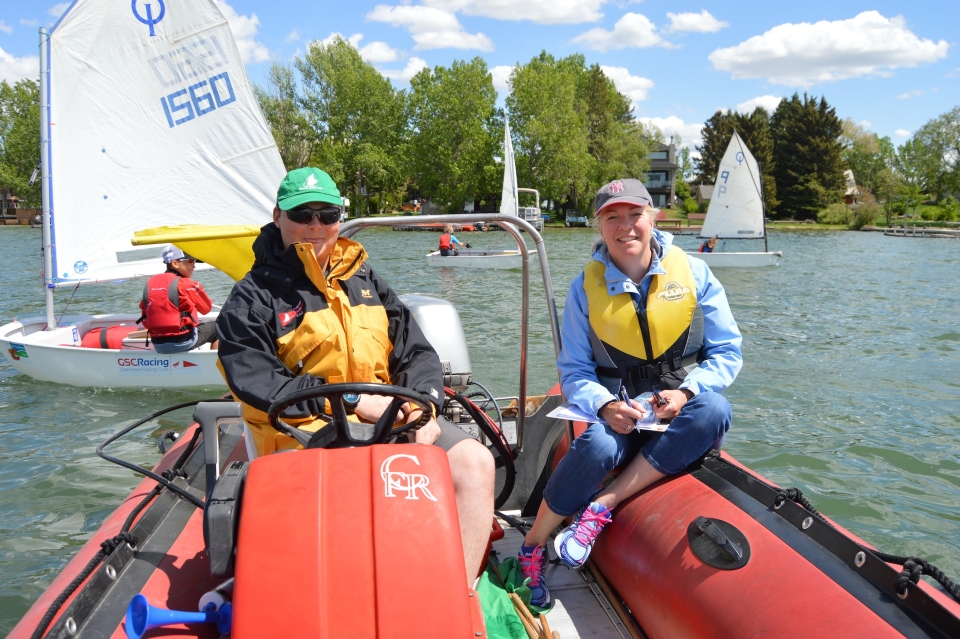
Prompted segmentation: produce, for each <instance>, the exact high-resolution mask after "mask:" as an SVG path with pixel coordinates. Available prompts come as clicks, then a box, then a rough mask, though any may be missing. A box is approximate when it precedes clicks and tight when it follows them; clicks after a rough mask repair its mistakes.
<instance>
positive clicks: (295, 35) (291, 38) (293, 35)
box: [284, 29, 300, 42]
mask: <svg viewBox="0 0 960 639" xmlns="http://www.w3.org/2000/svg"><path fill="white" fill-rule="evenodd" d="M299 41H300V31H298V30H297V29H294V30H293V31H291V32H290V35H288V36H287V37H286V39H285V40H284V42H299Z"/></svg>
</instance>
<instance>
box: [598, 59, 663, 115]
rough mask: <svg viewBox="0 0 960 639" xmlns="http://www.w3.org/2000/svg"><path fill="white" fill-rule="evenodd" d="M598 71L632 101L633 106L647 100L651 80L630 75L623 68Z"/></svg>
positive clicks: (651, 83)
mask: <svg viewBox="0 0 960 639" xmlns="http://www.w3.org/2000/svg"><path fill="white" fill-rule="evenodd" d="M600 69H601V70H602V71H603V73H604V75H606V76H607V77H608V78H610V79H611V80H613V84H614V85H616V87H617V91H619V92H620V93H622V94H624V95H625V96H627V97H628V98H630V99H631V100H632V101H633V104H634V106H636V104H637V102H643V101H644V100H646V99H647V94H648V93H649V92H650V89H652V88H653V86H654V85H653V80H649V79H647V78H642V77H640V76H638V75H630V71H629V70H627V69H625V68H623V67H605V66H601V67H600Z"/></svg>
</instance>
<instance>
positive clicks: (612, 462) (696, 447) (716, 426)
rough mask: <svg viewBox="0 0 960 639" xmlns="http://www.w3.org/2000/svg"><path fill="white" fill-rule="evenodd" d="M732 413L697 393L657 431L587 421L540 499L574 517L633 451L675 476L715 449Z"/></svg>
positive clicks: (722, 400)
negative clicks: (620, 428)
mask: <svg viewBox="0 0 960 639" xmlns="http://www.w3.org/2000/svg"><path fill="white" fill-rule="evenodd" d="M732 416H733V413H732V411H731V409H730V402H728V401H727V398H726V397H724V396H723V395H721V394H720V393H712V392H702V393H700V394H699V395H696V396H694V397H693V398H692V399H690V401H688V402H687V403H686V404H684V405H683V408H682V409H680V413H679V414H677V416H676V417H675V418H674V419H673V421H672V422H670V427H669V428H667V430H665V431H664V432H662V433H654V432H644V431H633V432H630V433H628V434H626V435H623V434H621V433H617V432H614V431H613V430H611V429H610V427H608V426H607V425H606V424H591V425H590V426H589V427H588V428H587V430H586V431H584V432H583V434H581V435H580V436H579V437H577V439H576V440H574V442H573V445H572V446H570V450H569V451H567V454H566V455H565V456H564V458H563V459H561V460H560V463H559V464H557V468H556V469H555V470H554V471H553V474H552V475H551V476H550V480H549V481H548V482H547V486H546V488H544V490H543V498H544V500H545V501H546V502H547V506H549V507H550V510H552V511H553V512H555V513H557V514H558V515H563V516H565V517H567V516H570V515H573V514H574V513H577V512H579V511H580V509H581V508H583V507H584V506H586V505H587V504H588V503H590V501H591V499H592V498H593V497H594V495H596V494H597V493H598V492H600V482H602V481H603V478H604V477H606V476H607V474H609V473H610V471H612V470H613V469H614V468H616V467H617V466H619V465H621V464H626V463H627V462H629V461H630V460H631V459H633V458H634V457H635V456H636V455H637V453H640V454H641V455H643V457H644V459H646V460H647V461H648V462H650V465H651V466H653V467H654V468H655V469H656V470H657V471H659V472H661V473H663V474H664V475H676V474H677V473H679V472H682V471H683V470H684V469H686V468H687V466H689V465H690V464H692V463H693V462H695V461H696V460H697V459H699V458H700V456H701V455H703V454H704V453H705V452H707V451H708V450H710V449H711V448H720V446H721V445H722V444H723V438H724V436H725V435H726V433H727V431H728V430H730V423H731V420H732Z"/></svg>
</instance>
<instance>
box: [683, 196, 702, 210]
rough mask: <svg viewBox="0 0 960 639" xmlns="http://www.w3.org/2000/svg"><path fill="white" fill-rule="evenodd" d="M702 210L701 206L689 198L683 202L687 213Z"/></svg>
mask: <svg viewBox="0 0 960 639" xmlns="http://www.w3.org/2000/svg"><path fill="white" fill-rule="evenodd" d="M699 209H700V205H699V204H697V201H696V200H695V199H694V198H692V197H688V198H685V199H684V200H683V210H684V211H685V212H687V213H696V212H697V211H698V210H699Z"/></svg>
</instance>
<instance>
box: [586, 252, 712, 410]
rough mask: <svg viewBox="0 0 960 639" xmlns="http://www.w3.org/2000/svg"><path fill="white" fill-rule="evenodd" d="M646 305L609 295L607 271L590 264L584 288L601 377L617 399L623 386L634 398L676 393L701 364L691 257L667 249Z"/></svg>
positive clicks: (700, 318)
mask: <svg viewBox="0 0 960 639" xmlns="http://www.w3.org/2000/svg"><path fill="white" fill-rule="evenodd" d="M660 263H661V265H662V266H663V268H664V270H665V271H666V273H665V274H655V275H653V276H652V278H653V280H652V282H651V284H650V290H649V291H648V292H647V296H646V299H645V300H641V299H639V296H637V297H636V298H635V297H634V296H632V295H631V294H630V293H627V292H622V293H613V294H611V293H610V292H609V291H608V290H607V281H606V277H605V276H604V274H605V272H606V266H605V265H604V264H603V263H602V262H598V261H595V260H594V261H591V262H590V263H589V264H588V265H587V267H586V268H585V269H584V271H583V274H584V277H583V288H584V292H585V293H586V297H587V304H588V308H589V319H590V343H591V346H592V348H593V356H594V359H595V360H596V361H597V378H598V379H599V381H600V383H601V384H603V385H604V386H605V387H606V388H607V390H609V391H610V392H611V393H613V394H614V395H616V394H617V391H618V390H619V387H620V384H621V381H622V383H623V384H624V386H626V388H627V391H628V392H629V393H630V396H631V397H636V396H637V395H638V394H640V393H643V392H648V391H653V390H665V389H675V388H678V387H679V386H680V383H681V382H682V381H683V380H684V378H685V377H686V376H687V375H688V374H689V373H690V371H691V370H693V369H694V368H696V367H697V366H698V365H699V363H700V362H701V361H703V358H702V355H701V354H700V350H701V348H702V346H703V310H702V309H701V308H700V305H699V304H698V303H697V286H696V282H695V281H694V278H693V273H692V272H691V270H690V262H689V260H688V259H687V255H686V254H685V253H684V252H683V251H682V250H681V249H679V248H677V247H675V246H671V247H669V248H668V249H667V251H666V253H665V254H664V256H663V258H662V259H661V260H660Z"/></svg>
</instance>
